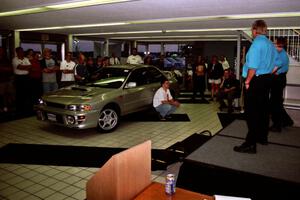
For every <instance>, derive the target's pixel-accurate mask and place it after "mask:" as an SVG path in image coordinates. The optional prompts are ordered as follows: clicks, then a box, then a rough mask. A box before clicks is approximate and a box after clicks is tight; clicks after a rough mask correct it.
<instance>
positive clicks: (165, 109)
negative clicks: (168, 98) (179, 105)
mask: <svg viewBox="0 0 300 200" xmlns="http://www.w3.org/2000/svg"><path fill="white" fill-rule="evenodd" d="M155 110H156V111H157V112H159V114H160V115H161V116H162V117H165V116H167V115H170V114H172V113H173V112H175V110H176V106H173V105H170V104H160V105H159V106H157V107H155Z"/></svg>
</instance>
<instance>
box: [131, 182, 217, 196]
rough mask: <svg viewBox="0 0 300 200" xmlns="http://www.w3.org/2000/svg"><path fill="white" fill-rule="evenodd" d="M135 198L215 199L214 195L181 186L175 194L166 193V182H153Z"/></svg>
mask: <svg viewBox="0 0 300 200" xmlns="http://www.w3.org/2000/svg"><path fill="white" fill-rule="evenodd" d="M135 200H214V197H212V196H208V195H203V194H200V193H196V192H192V191H188V190H184V189H181V188H176V193H175V194H174V195H166V193H165V186H164V184H161V183H155V182H153V183H151V185H149V186H148V187H147V188H146V189H145V190H144V191H142V192H141V193H140V194H139V195H138V196H137V197H136V198H135Z"/></svg>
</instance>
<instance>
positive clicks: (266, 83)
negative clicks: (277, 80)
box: [245, 74, 271, 144]
mask: <svg viewBox="0 0 300 200" xmlns="http://www.w3.org/2000/svg"><path fill="white" fill-rule="evenodd" d="M270 88H271V75H270V74H266V75H261V76H254V77H253V79H252V80H251V82H250V86H249V88H248V90H245V117H246V121H247V126H248V134H247V137H246V143H248V144H256V142H258V141H267V139H268V130H269V93H270Z"/></svg>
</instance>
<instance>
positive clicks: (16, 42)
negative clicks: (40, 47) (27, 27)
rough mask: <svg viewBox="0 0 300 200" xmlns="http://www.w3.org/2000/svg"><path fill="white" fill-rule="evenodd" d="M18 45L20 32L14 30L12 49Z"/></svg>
mask: <svg viewBox="0 0 300 200" xmlns="http://www.w3.org/2000/svg"><path fill="white" fill-rule="evenodd" d="M20 45H21V41H20V32H19V31H15V32H14V49H16V48H17V47H19V46H20Z"/></svg>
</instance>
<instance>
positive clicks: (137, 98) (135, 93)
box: [123, 68, 153, 114]
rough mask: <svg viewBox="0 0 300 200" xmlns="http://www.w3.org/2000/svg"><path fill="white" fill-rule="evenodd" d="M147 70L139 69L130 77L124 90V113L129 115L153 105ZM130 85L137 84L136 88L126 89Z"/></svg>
mask: <svg viewBox="0 0 300 200" xmlns="http://www.w3.org/2000/svg"><path fill="white" fill-rule="evenodd" d="M147 73H148V72H147V70H146V68H138V69H135V70H133V71H132V72H131V74H130V75H129V77H128V79H127V81H126V84H125V88H124V90H123V92H124V93H123V94H124V95H123V113H124V114H128V113H132V112H136V111H139V110H142V109H144V108H145V106H146V105H148V106H149V105H151V104H152V98H153V97H151V93H149V89H148V87H147V84H148V78H147ZM128 83H136V86H135V87H130V88H126V85H128Z"/></svg>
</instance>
